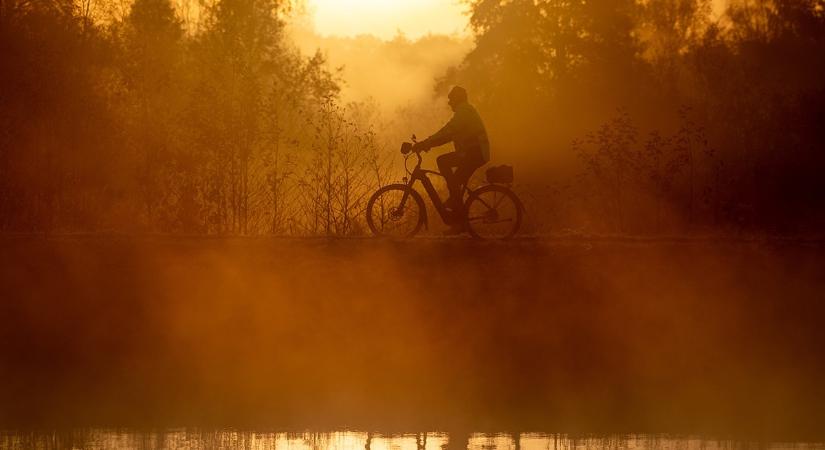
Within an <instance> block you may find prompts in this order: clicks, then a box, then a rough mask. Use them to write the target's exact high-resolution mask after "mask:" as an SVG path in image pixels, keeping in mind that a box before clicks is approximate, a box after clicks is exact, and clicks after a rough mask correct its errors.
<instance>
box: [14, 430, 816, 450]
mask: <svg viewBox="0 0 825 450" xmlns="http://www.w3.org/2000/svg"><path fill="white" fill-rule="evenodd" d="M7 447H12V448H13V447H20V448H24V447H25V448H33V449H35V448H36V449H50V448H78V449H108V448H134V449H193V448H194V449H199V448H244V449H250V450H253V449H255V450H257V449H261V450H263V449H272V450H447V449H449V450H456V449H469V450H585V449H603V450H751V449H754V450H755V449H759V450H785V449H788V450H791V449H793V450H819V449H823V448H825V444H824V443H821V442H820V443H815V442H765V441H747V440H744V441H743V440H730V439H707V438H702V437H698V436H668V435H636V434H630V435H612V436H588V435H582V436H571V435H566V434H542V433H459V434H456V433H440V432H429V433H408V434H393V435H382V434H375V433H368V432H356V431H342V432H332V433H313V432H300V433H294V432H293V433H286V432H251V431H233V430H221V431H203V430H166V431H153V432H134V431H124V430H105V429H89V430H77V431H70V432H52V433H47V432H39V433H5V434H0V448H7Z"/></svg>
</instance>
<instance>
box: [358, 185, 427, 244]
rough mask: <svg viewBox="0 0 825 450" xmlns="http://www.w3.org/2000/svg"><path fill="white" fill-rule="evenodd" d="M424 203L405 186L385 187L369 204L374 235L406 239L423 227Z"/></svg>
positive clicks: (368, 210) (368, 218)
mask: <svg viewBox="0 0 825 450" xmlns="http://www.w3.org/2000/svg"><path fill="white" fill-rule="evenodd" d="M425 214H426V213H425V210H424V200H422V199H421V196H420V195H418V192H415V191H414V190H413V189H412V188H410V187H409V186H407V185H406V184H391V185H389V186H384V187H382V188H381V189H379V190H378V191H376V192H375V194H372V197H370V200H369V202H368V203H367V225H369V227H370V231H372V234H374V235H375V236H380V237H387V238H395V239H403V238H409V237H413V236H415V234H416V233H418V231H419V230H421V227H422V226H423V225H424V215H425Z"/></svg>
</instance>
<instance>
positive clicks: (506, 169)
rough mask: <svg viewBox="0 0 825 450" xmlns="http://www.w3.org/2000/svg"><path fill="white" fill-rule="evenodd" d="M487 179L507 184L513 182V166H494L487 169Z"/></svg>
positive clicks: (491, 181)
mask: <svg viewBox="0 0 825 450" xmlns="http://www.w3.org/2000/svg"><path fill="white" fill-rule="evenodd" d="M487 181H488V182H490V183H503V184H509V183H512V182H513V166H495V167H490V168H489V169H487Z"/></svg>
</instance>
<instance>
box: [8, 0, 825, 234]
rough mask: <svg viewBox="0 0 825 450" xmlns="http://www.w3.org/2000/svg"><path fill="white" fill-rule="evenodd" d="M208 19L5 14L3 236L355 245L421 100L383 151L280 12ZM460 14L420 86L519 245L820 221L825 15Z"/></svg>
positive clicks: (619, 8) (796, 227)
mask: <svg viewBox="0 0 825 450" xmlns="http://www.w3.org/2000/svg"><path fill="white" fill-rule="evenodd" d="M206 3H208V6H207V5H205V4H204V3H203V2H201V3H199V4H201V7H195V3H194V2H192V1H186V0H181V1H178V2H175V5H173V3H172V1H171V0H135V1H133V2H130V1H123V2H114V1H113V2H107V1H95V2H89V1H79V0H39V1H29V0H0V58H2V69H0V230H6V231H44V230H45V231H128V232H133V231H138V232H147V231H148V232H184V233H215V234H330V235H346V234H358V233H361V232H363V208H364V203H365V200H366V198H367V196H368V195H369V194H370V193H371V192H372V190H374V189H375V188H376V187H377V186H378V185H381V184H385V183H387V182H389V181H391V180H393V179H397V178H399V177H400V175H401V173H399V172H396V171H390V170H389V163H390V162H392V161H393V159H394V158H395V159H397V158H398V157H397V150H396V147H395V145H393V146H386V145H384V144H385V143H387V142H388V139H389V140H390V141H393V140H397V139H398V130H400V129H406V128H408V129H409V132H417V133H418V134H420V135H424V134H426V133H427V132H428V131H434V130H429V129H424V128H430V127H434V126H433V125H432V123H435V122H438V120H435V119H434V118H435V115H434V114H432V103H431V102H430V101H429V100H427V101H426V102H422V104H421V105H409V106H408V107H405V108H404V109H402V110H400V111H398V113H397V114H396V115H395V117H393V118H391V121H390V122H391V123H392V131H391V132H390V130H389V127H386V126H383V127H382V126H381V124H377V123H376V110H378V109H379V108H377V107H376V106H375V105H374V104H373V105H370V104H349V105H342V102H341V100H340V95H339V91H340V87H341V80H340V72H338V71H337V70H332V69H330V68H329V64H327V63H326V61H325V58H324V57H323V56H322V54H321V53H316V54H314V55H302V54H301V53H300V52H299V51H298V50H297V49H296V47H295V46H294V45H293V44H292V43H291V37H290V36H289V35H288V32H287V31H286V30H287V28H286V21H287V20H289V17H290V16H289V15H288V10H289V7H290V6H289V3H288V2H286V1H283V0H216V1H214V2H206ZM187 5H189V6H187ZM468 6H469V8H470V12H471V16H470V19H471V20H470V24H471V28H472V30H473V33H474V37H475V45H474V48H473V49H472V50H471V51H470V53H469V54H468V55H467V57H466V58H465V60H464V62H463V63H462V64H461V65H460V66H458V67H456V68H454V69H451V70H449V71H448V72H447V73H446V74H445V75H444V76H443V77H441V78H440V79H439V80H437V81H436V80H434V82H435V85H436V88H437V91H438V92H441V93H443V92H444V91H445V90H446V89H445V88H446V87H447V86H449V85H450V84H454V83H460V84H463V85H465V86H466V87H467V88H468V89H469V91H470V96H471V102H473V103H475V104H477V106H478V107H479V110H480V111H481V113H482V115H483V116H484V119H485V122H486V123H487V127H488V130H489V132H490V135H491V140H492V146H493V152H492V154H493V163H499V162H503V163H511V164H514V165H515V166H516V172H517V181H519V182H520V183H521V184H522V186H520V189H519V193H520V195H522V196H523V197H524V199H525V202H526V203H527V207H528V211H527V213H528V216H527V224H526V225H527V227H528V228H530V227H532V230H533V231H536V232H560V231H562V232H563V231H565V230H575V231H584V232H616V233H683V232H701V231H704V230H724V231H733V230H737V231H738V230H751V231H760V230H762V231H769V232H783V233H784V232H787V233H805V232H810V231H815V230H819V229H821V228H822V226H823V224H825V214H823V211H825V208H823V206H825V184H823V183H822V182H821V181H820V173H822V172H823V169H825V153H824V152H823V151H822V148H821V147H822V143H823V141H824V138H825V136H823V135H824V134H825V127H823V125H822V124H823V123H825V121H824V120H823V119H824V118H825V114H824V113H825V111H823V109H825V107H823V101H824V100H825V81H823V80H825V77H824V76H823V75H822V74H823V73H825V5H823V3H822V1H821V0H755V1H754V0H749V1H744V0H741V1H740V0H734V1H732V2H730V5H729V6H727V7H726V8H724V9H722V8H720V7H719V5H717V6H716V7H715V8H714V6H713V4H712V3H711V0H647V1H643V2H640V1H637V0H609V1H598V2H591V1H585V0H574V1H558V0H538V1H537V0H512V1H507V2H501V1H498V0H474V1H470V2H469V4H468ZM402 43H403V42H402ZM398 45H400V44H398ZM431 59H432V60H433V61H435V60H438V58H436V57H435V56H434V57H433V58H431ZM380 71H381V67H376V72H380ZM350 75H352V74H350ZM355 76H362V78H363V80H370V79H373V78H374V77H375V74H374V73H369V74H356V75H355ZM398 83H399V86H398V90H405V89H410V91H414V92H420V86H415V87H408V86H404V85H403V83H404V81H403V80H399V81H398ZM367 85H369V83H361V84H358V86H367ZM413 97H414V96H413ZM377 100H378V101H380V100H381V99H377ZM396 100H397V99H396ZM442 100H443V99H439V101H442ZM445 118H446V110H445ZM425 119H426V120H425ZM407 123H409V124H408V125H407ZM424 123H427V125H426V126H425V125H424ZM385 125H386V124H385ZM416 127H418V128H416ZM406 132H407V131H405V133H406ZM393 144H395V142H394V141H393Z"/></svg>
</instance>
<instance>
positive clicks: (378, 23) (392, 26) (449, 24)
mask: <svg viewBox="0 0 825 450" xmlns="http://www.w3.org/2000/svg"><path fill="white" fill-rule="evenodd" d="M308 3H309V8H310V12H311V13H313V14H314V17H315V27H316V30H317V31H318V33H320V34H323V35H338V36H355V35H359V34H373V35H375V36H378V37H380V38H383V39H391V38H392V37H393V36H395V35H396V34H397V33H398V32H399V31H400V32H402V33H404V34H406V35H407V36H410V37H418V36H422V35H426V34H428V33H433V34H454V33H457V34H462V33H466V27H467V16H466V15H465V14H464V11H465V9H466V6H465V5H463V4H461V3H460V2H459V1H458V0H406V1H405V0H309V2H308Z"/></svg>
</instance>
